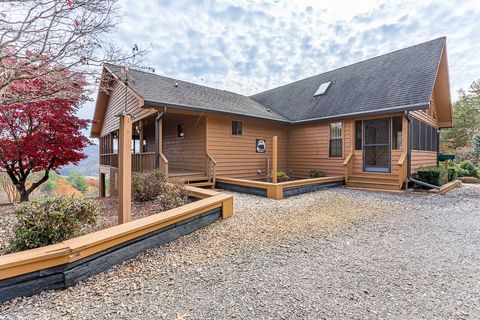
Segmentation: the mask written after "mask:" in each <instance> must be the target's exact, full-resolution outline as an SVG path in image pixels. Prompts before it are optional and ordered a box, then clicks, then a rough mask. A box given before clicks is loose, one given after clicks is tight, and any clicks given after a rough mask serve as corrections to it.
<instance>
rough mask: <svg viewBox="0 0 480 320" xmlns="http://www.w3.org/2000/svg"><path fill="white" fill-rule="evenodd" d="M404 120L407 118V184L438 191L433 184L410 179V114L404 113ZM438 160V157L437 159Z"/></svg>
mask: <svg viewBox="0 0 480 320" xmlns="http://www.w3.org/2000/svg"><path fill="white" fill-rule="evenodd" d="M405 118H407V122H408V129H407V133H408V134H407V136H408V137H407V139H408V141H407V184H408V182H409V181H411V182H414V183H416V184H419V185H421V186H424V187H427V188H430V189H440V187H437V186H434V185H433V184H430V183H426V182H423V181H420V180H417V179H413V178H412V173H411V172H412V139H411V134H412V129H411V126H410V122H411V121H412V118H411V117H410V112H409V111H405ZM437 144H438V139H437ZM437 153H438V148H437ZM437 159H438V157H437Z"/></svg>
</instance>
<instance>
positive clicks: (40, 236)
mask: <svg viewBox="0 0 480 320" xmlns="http://www.w3.org/2000/svg"><path fill="white" fill-rule="evenodd" d="M13 213H14V214H15V216H16V218H17V221H16V223H15V224H14V225H13V234H12V238H11V239H10V241H9V252H18V251H23V250H28V249H33V248H38V247H43V246H47V245H50V244H55V243H59V242H62V241H64V240H67V239H70V238H73V237H76V236H80V235H82V234H84V233H85V232H86V230H87V226H88V225H90V226H91V225H94V224H95V223H96V222H97V217H98V213H99V206H98V204H97V203H96V202H95V201H92V200H86V199H78V198H74V197H66V196H61V197H51V198H46V199H43V200H34V201H31V202H24V203H21V204H19V205H17V206H15V208H14V212H13Z"/></svg>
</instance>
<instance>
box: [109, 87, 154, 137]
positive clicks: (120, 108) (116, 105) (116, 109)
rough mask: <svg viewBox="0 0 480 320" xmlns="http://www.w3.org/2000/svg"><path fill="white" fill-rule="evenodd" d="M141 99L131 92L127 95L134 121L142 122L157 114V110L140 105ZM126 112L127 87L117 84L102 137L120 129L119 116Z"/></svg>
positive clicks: (110, 98) (113, 91) (128, 110)
mask: <svg viewBox="0 0 480 320" xmlns="http://www.w3.org/2000/svg"><path fill="white" fill-rule="evenodd" d="M140 104H141V101H140V99H139V98H138V97H137V96H136V95H135V94H134V93H133V92H131V91H129V92H128V94H127V110H126V111H127V113H129V114H131V115H132V119H133V121H137V120H140V119H142V118H145V117H147V116H149V115H151V114H154V113H156V112H157V111H156V110H153V109H145V108H142V106H141V105H140ZM124 111H125V87H124V85H123V84H121V83H119V82H116V84H115V85H114V88H113V90H112V93H111V95H110V97H109V99H108V105H107V111H106V113H105V119H104V121H103V126H102V131H101V136H104V135H106V134H108V133H110V132H112V131H115V130H117V129H118V128H119V125H120V123H119V120H118V115H119V114H120V113H122V112H124Z"/></svg>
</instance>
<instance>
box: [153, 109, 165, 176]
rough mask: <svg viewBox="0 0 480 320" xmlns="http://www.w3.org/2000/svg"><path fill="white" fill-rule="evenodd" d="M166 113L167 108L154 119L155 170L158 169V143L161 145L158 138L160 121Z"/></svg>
mask: <svg viewBox="0 0 480 320" xmlns="http://www.w3.org/2000/svg"><path fill="white" fill-rule="evenodd" d="M165 113H167V107H163V110H162V112H160V113H159V114H158V115H157V117H156V118H155V137H156V138H155V169H159V168H160V151H159V149H160V143H162V142H161V141H160V139H159V136H160V120H162V118H163V116H164V115H165Z"/></svg>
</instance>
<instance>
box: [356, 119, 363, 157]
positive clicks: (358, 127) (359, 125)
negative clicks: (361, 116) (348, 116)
mask: <svg viewBox="0 0 480 320" xmlns="http://www.w3.org/2000/svg"><path fill="white" fill-rule="evenodd" d="M355 150H362V121H355Z"/></svg>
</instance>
